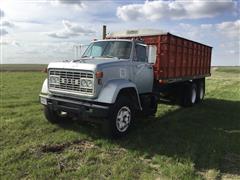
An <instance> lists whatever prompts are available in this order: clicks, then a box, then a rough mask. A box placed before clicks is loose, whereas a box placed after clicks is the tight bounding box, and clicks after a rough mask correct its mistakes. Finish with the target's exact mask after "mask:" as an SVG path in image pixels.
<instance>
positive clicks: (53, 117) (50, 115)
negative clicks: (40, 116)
mask: <svg viewBox="0 0 240 180" xmlns="http://www.w3.org/2000/svg"><path fill="white" fill-rule="evenodd" d="M43 112H44V116H45V118H46V119H47V120H48V121H49V122H50V123H53V124H54V123H58V122H62V121H65V120H66V119H68V118H69V117H68V116H67V114H65V115H62V114H61V113H60V112H57V111H54V110H52V109H51V108H49V107H47V106H44V109H43Z"/></svg>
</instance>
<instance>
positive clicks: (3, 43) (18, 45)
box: [0, 40, 21, 47]
mask: <svg viewBox="0 0 240 180" xmlns="http://www.w3.org/2000/svg"><path fill="white" fill-rule="evenodd" d="M0 45H12V46H15V47H20V46H21V44H20V43H19V42H16V41H14V40H12V41H11V40H4V41H0Z"/></svg>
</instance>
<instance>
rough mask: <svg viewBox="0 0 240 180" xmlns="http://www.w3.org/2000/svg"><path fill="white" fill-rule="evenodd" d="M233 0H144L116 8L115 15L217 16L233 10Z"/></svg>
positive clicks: (136, 17)
mask: <svg viewBox="0 0 240 180" xmlns="http://www.w3.org/2000/svg"><path fill="white" fill-rule="evenodd" d="M235 6H236V3H235V2H233V1H228V0H226V1H218V0H215V1H199V0H190V1H189V2H186V1H180V0H175V1H164V0H157V1H145V3H144V4H130V5H124V6H121V7H118V8H117V16H118V17H119V18H120V19H122V20H124V21H130V20H133V21H134V20H140V19H147V20H159V19H162V18H170V19H199V18H209V17H214V16H217V15H219V14H221V13H224V12H230V13H232V11H233V10H234V8H235Z"/></svg>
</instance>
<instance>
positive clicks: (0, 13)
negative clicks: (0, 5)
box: [0, 9, 4, 19]
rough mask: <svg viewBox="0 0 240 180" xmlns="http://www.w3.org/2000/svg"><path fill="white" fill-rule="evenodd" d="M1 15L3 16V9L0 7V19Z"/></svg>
mask: <svg viewBox="0 0 240 180" xmlns="http://www.w3.org/2000/svg"><path fill="white" fill-rule="evenodd" d="M3 16H4V12H3V10H1V9H0V19H1V17H3Z"/></svg>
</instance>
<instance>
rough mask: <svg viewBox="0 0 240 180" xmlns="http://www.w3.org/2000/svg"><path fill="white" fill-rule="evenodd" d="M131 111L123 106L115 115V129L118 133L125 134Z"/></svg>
mask: <svg viewBox="0 0 240 180" xmlns="http://www.w3.org/2000/svg"><path fill="white" fill-rule="evenodd" d="M130 122H131V110H130V108H129V107H127V106H123V107H122V108H121V109H120V110H119V111H118V113H117V117H116V127H117V130H118V131H120V132H125V131H126V130H127V129H128V127H129V126H130Z"/></svg>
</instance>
